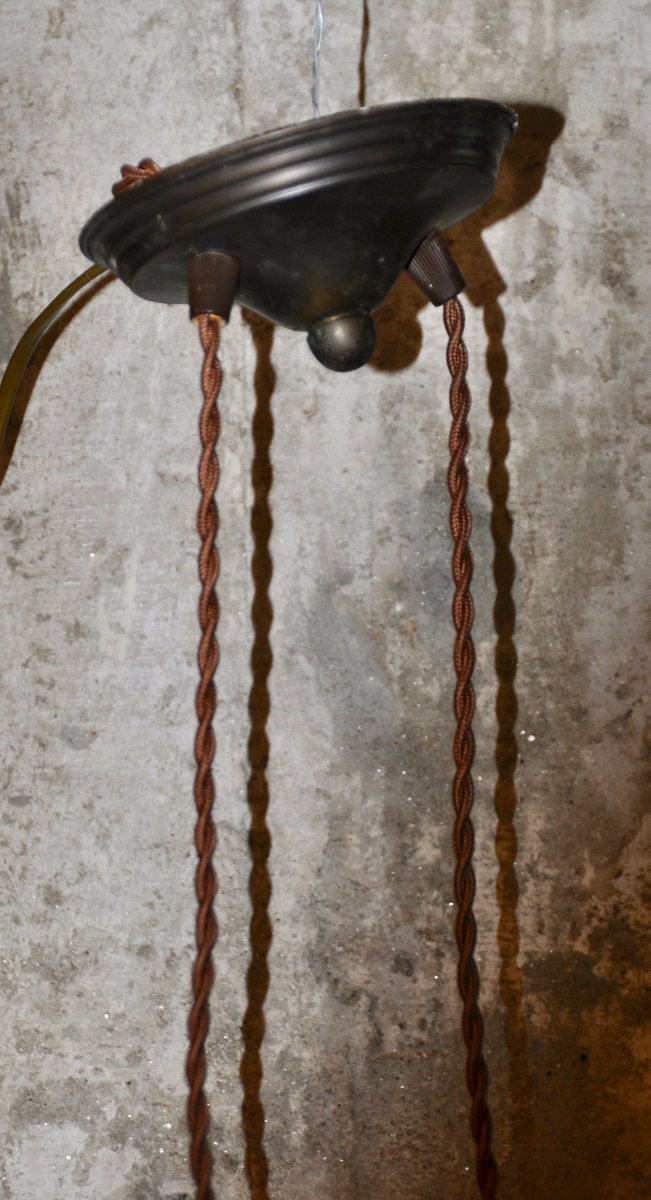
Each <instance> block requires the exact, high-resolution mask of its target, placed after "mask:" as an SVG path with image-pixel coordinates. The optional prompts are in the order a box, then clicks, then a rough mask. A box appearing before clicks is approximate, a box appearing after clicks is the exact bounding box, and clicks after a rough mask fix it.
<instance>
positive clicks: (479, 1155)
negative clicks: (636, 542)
mask: <svg viewBox="0 0 651 1200" xmlns="http://www.w3.org/2000/svg"><path fill="white" fill-rule="evenodd" d="M443 319H444V322H445V328H446V330H447V334H448V348H447V363H448V369H449V371H450V375H451V377H452V382H451V384H450V409H451V412H452V425H451V428H450V467H449V470H448V490H449V492H450V500H451V504H450V529H451V531H452V537H453V539H454V551H453V555H452V578H453V580H454V586H455V594H454V602H453V606H452V616H453V620H454V627H455V630H456V639H455V644H454V667H455V671H456V676H457V683H456V687H455V692H454V714H455V717H456V721H457V728H456V733H455V737H454V747H453V753H454V764H455V776H454V783H453V787H452V799H453V803H454V810H455V821H454V827H453V834H452V840H453V845H454V851H455V854H456V860H457V861H456V868H455V875H454V893H455V899H456V904H457V913H456V921H455V936H456V940H457V946H458V948H459V964H458V969H457V980H458V984H459V992H460V994H461V999H462V1001H463V1014H462V1021H461V1025H462V1031H463V1038H464V1042H465V1045H466V1084H467V1087H468V1091H469V1093H470V1100H471V1107H470V1128H471V1130H472V1136H473V1138H474V1141H475V1146H476V1158H475V1169H476V1175H477V1182H478V1184H479V1191H480V1194H481V1197H482V1200H494V1197H495V1186H496V1179H497V1167H496V1164H495V1159H494V1157H493V1153H492V1150H491V1123H490V1116H489V1112H488V1107H487V1104H486V1090H487V1085H488V1073H487V1070H486V1063H485V1061H484V1056H483V1052H482V1043H483V1035H484V1026H483V1021H482V1016H481V1012H480V1009H479V1003H478V996H479V972H478V970H477V964H476V962H475V957H474V950H475V942H476V936H477V927H476V923H475V916H474V912H473V900H474V897H475V872H474V868H473V863H472V855H473V849H474V842H475V835H474V829H473V824H472V820H471V816H470V814H471V810H472V806H473V801H474V787H473V781H472V773H471V769H472V761H473V758H474V753H475V739H474V735H473V731H472V719H473V715H474V711H475V693H474V689H473V686H472V672H473V667H474V665H475V648H474V645H473V641H472V636H471V630H472V623H473V617H474V605H473V600H472V595H471V592H470V583H471V580H472V566H473V563H472V554H471V551H470V531H471V528H472V518H471V516H470V510H469V508H468V505H467V503H466V497H467V494H468V469H467V467H466V462H465V457H466V453H467V450H468V446H469V444H470V429H469V426H468V413H469V411H470V400H471V397H470V389H469V387H468V383H467V381H466V371H467V368H468V351H467V350H466V346H465V344H464V341H463V327H464V312H463V307H462V305H461V302H460V301H459V300H458V299H456V298H455V299H453V300H448V301H447V302H446V303H445V305H444V306H443Z"/></svg>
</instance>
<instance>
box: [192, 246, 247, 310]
mask: <svg viewBox="0 0 651 1200" xmlns="http://www.w3.org/2000/svg"><path fill="white" fill-rule="evenodd" d="M239 278H240V264H239V262H238V260H237V259H236V258H234V257H233V255H232V254H226V252H225V251H224V250H201V251H200V252H199V253H198V254H193V255H192V257H191V258H190V259H188V301H189V304H190V318H191V320H192V321H196V320H197V319H198V318H199V317H204V316H209V315H210V316H214V317H220V318H221V320H222V321H223V322H224V324H227V323H228V319H229V317H230V315H231V307H232V305H233V300H234V299H235V293H236V291H237V285H238V282H239Z"/></svg>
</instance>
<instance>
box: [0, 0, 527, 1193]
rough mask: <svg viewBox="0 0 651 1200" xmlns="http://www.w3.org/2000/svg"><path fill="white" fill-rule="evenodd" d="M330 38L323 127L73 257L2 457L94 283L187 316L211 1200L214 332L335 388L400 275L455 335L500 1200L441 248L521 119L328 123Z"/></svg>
mask: <svg viewBox="0 0 651 1200" xmlns="http://www.w3.org/2000/svg"><path fill="white" fill-rule="evenodd" d="M321 37H322V13H321V5H320V3H318V2H317V21H316V31H315V53H314V68H313V84H312V97H313V106H314V111H315V119H314V120H312V121H308V122H306V123H305V124H301V125H293V126H287V127H285V128H282V129H278V130H274V131H272V132H268V133H263V134H261V135H259V136H256V137H252V138H249V139H247V140H245V141H242V142H237V143H235V144H233V145H231V146H227V147H226V148H223V149H219V150H216V151H213V152H211V153H209V154H204V155H201V156H199V157H194V158H190V159H187V160H185V161H183V162H181V163H177V164H175V165H173V166H170V167H167V168H165V169H161V168H160V167H158V166H157V164H156V163H155V162H154V161H153V160H152V159H144V160H143V161H142V162H141V163H140V164H139V165H138V167H124V168H123V169H122V178H121V179H120V181H119V182H118V183H117V184H116V185H115V187H114V197H113V199H112V200H111V201H110V202H109V203H107V204H106V205H104V207H103V208H101V209H100V210H99V211H98V212H97V213H95V215H94V216H93V217H91V219H90V220H89V221H88V223H87V224H86V225H85V227H84V229H83V231H82V233H81V238H80V245H81V249H82V251H83V252H84V254H85V255H86V256H87V257H88V258H89V259H90V260H91V261H92V262H93V264H94V266H93V267H91V268H90V269H89V270H88V271H86V272H85V273H84V274H83V275H81V276H80V277H79V279H78V280H76V281H75V283H73V284H71V285H70V286H69V287H68V288H66V289H64V291H63V292H62V293H61V294H60V296H59V297H57V298H56V300H55V301H53V303H52V304H51V305H50V306H48V308H47V309H46V310H45V312H44V313H43V314H42V315H41V317H40V318H38V320H37V321H36V322H35V323H34V325H33V326H31V327H30V329H29V330H28V332H27V334H26V335H25V336H24V338H23V339H22V340H21V342H20V343H19V345H18V347H17V348H16V351H15V352H14V354H13V355H12V358H11V360H10V362H9V365H8V367H7V370H6V372H5V376H4V378H3V380H2V383H1V384H0V443H1V441H2V436H3V434H4V431H5V429H6V426H7V424H8V420H9V416H10V413H11V408H12V405H13V402H14V399H15V396H16V393H17V390H18V388H19V386H20V381H21V378H22V375H23V373H24V370H25V368H26V366H27V363H28V362H29V359H30V357H31V355H32V354H33V352H34V349H35V348H36V346H37V344H38V342H39V340H40V339H41V338H42V337H43V335H44V334H45V332H46V330H47V329H48V328H49V327H50V326H51V324H52V322H53V321H54V320H55V319H57V318H58V317H59V316H60V315H61V313H62V312H63V311H64V309H65V308H66V307H67V306H68V305H69V304H70V303H72V302H73V301H74V300H75V298H77V297H78V296H79V294H80V292H82V291H83V290H86V289H88V288H90V287H92V286H94V285H95V284H96V282H97V281H98V279H99V278H100V277H101V276H102V275H106V276H107V277H108V275H109V274H112V275H117V276H119V278H120V279H122V281H123V282H124V283H125V284H126V285H127V286H128V287H129V288H130V289H131V290H132V291H133V292H134V293H135V294H136V295H138V296H140V297H142V298H143V299H146V300H151V301H158V302H162V303H167V304H182V305H187V306H188V307H189V310H190V315H191V317H192V319H193V320H194V321H195V322H196V323H197V325H198V327H199V332H200V337H201V342H202V347H203V353H204V360H203V371H202V390H203V409H202V413H201V421H200V431H201V442H202V450H201V459H200V467H199V481H200V486H201V493H202V494H201V503H200V507H199V514H198V531H199V535H200V540H201V548H200V555H199V574H200V580H201V597H200V604H199V618H200V625H201V641H200V649H199V666H200V673H201V679H200V684H199V688H198V691H197V698H196V709H197V718H198V732H197V738H196V743H195V752H196V760H197V771H196V777H195V788H194V798H195V803H196V808H197V826H196V846H197V852H198V866H197V874H196V891H197V902H198V911H197V922H196V939H197V957H196V961H195V965H194V970H193V1003H192V1008H191V1012H190V1017H189V1040H190V1046H189V1051H188V1057H187V1063H186V1071H187V1077H188V1083H189V1089H190V1095H189V1102H188V1123H189V1127H190V1136H191V1146H190V1163H191V1168H192V1172H193V1176H194V1179H195V1183H196V1197H197V1200H212V1198H213V1197H214V1195H215V1193H214V1191H213V1184H212V1157H211V1151H210V1146H209V1139H208V1105H207V1101H206V1095H205V1089H204V1082H205V1076H206V1055H205V1042H206V1037H207V1034H208V1029H209V998H210V993H211V988H212V982H213V966H212V954H213V950H214V948H215V944H216V940H217V925H216V920H215V914H214V897H215V892H216V878H215V872H214V866H213V854H214V850H215V845H216V830H215V825H214V821H213V804H214V796H215V789H214V782H213V773H212V767H213V758H214V753H215V738H214V733H213V728H212V725H213V717H214V713H215V708H216V693H215V684H214V675H215V670H216V667H217V662H218V656H219V652H218V646H217V637H216V633H217V621H218V615H219V606H218V600H217V580H218V573H219V558H218V554H217V548H216V534H217V525H218V514H217V508H216V503H215V492H216V488H217V483H218V478H219V467H218V460H217V455H216V447H217V441H218V436H219V413H218V408H217V397H218V394H219V390H220V385H221V365H220V363H219V360H218V358H217V351H218V347H219V341H220V336H221V331H222V329H223V327H224V326H225V325H226V323H227V322H228V319H229V315H230V311H231V307H232V304H233V303H234V302H235V301H237V302H239V303H240V304H242V305H243V306H244V307H245V308H247V309H250V310H253V311H254V312H256V313H259V314H261V315H263V316H264V317H266V318H267V319H269V320H270V321H272V322H274V323H276V324H279V325H282V326H284V327H286V328H288V329H291V330H295V331H298V332H301V333H302V334H304V335H306V337H307V342H308V346H309V348H310V350H311V351H312V353H313V354H314V356H315V357H316V358H317V359H318V361H319V362H320V363H321V364H322V365H323V366H325V367H327V368H329V369H331V370H334V371H349V370H353V369H356V368H358V367H361V366H363V365H364V364H365V363H366V362H368V360H369V358H370V357H371V355H372V353H373V349H374V346H375V336H376V335H375V326H374V321H373V313H374V311H375V310H376V309H377V308H378V307H379V306H380V305H381V304H382V302H383V301H384V300H385V298H386V297H387V295H388V294H389V292H390V291H391V289H392V288H393V286H394V284H395V283H396V281H397V279H398V278H399V276H400V274H401V273H402V272H403V271H404V270H407V271H408V272H409V273H410V274H411V276H412V278H413V279H414V280H415V281H416V283H417V284H418V285H419V287H420V288H421V289H422V291H423V292H424V294H425V295H426V296H427V298H428V299H429V300H430V301H431V302H432V303H433V304H434V305H436V306H440V305H442V306H443V309H444V318H445V324H446V329H447V332H448V336H449V345H448V367H449V370H450V374H451V377H452V384H451V390H450V404H451V410H452V428H451V434H450V450H451V464H450V469H449V475H448V482H449V489H450V494H451V516H450V522H451V530H452V534H453V539H454V555H453V577H454V583H455V589H456V591H455V599H454V606H453V617H454V623H455V630H456V642H455V651H454V663H455V669H456V674H457V686H456V691H455V698H454V708H455V715H456V719H457V732H456V736H455V742H454V761H455V778H454V784H453V801H454V811H455V820H454V831H453V842H454V848H455V852H456V856H457V866H456V873H455V900H456V909H457V911H456V936H457V941H458V946H459V971H458V980H459V989H460V993H461V997H462V1002H463V1021H462V1027H463V1034H464V1038H465V1042H466V1048H467V1066H466V1078H467V1083H468V1088H469V1091H470V1095H471V1129H472V1134H473V1137H474V1140H475V1143H476V1170H477V1181H478V1187H479V1192H480V1194H481V1196H482V1200H492V1198H493V1197H494V1196H495V1188H496V1169H495V1162H494V1158H493V1155H492V1151H491V1144H490V1121H489V1116H488V1109H487V1105H486V1068H485V1063H484V1059H483V1055H482V1020H481V1015H480V1011H479V1007H478V987H479V980H478V973H477V967H476V964H475V960H474V944H475V919H474V915H473V898H474V872H473V867H472V850H473V830H472V823H471V817H470V811H471V808H472V802H473V785H472V776H471V765H472V758H473V751H474V742H473V735H472V717H473V712H474V695H473V689H472V670H473V665H474V650H473V645H472V639H471V627H472V619H473V605H472V598H471V595H470V582H471V575H472V558H471V555H470V549H469V538H470V527H471V520H470V514H469V511H468V507H467V503H466V491H467V472H466V466H465V454H466V450H467V446H468V439H469V432H468V410H469V406H470V393H469V390H468V385H467V382H466V367H467V354H466V350H465V346H464V343H463V336H462V335H463V310H462V308H461V305H460V303H459V301H458V300H457V296H458V294H459V292H460V291H461V290H462V289H463V286H464V283H463V279H462V277H461V275H460V273H459V271H458V269H457V267H456V264H455V263H454V261H453V259H452V257H451V255H450V253H449V251H448V250H447V247H446V245H445V243H444V241H443V240H442V238H441V231H443V230H445V229H446V228H447V227H449V226H451V225H452V224H456V223H457V222H458V221H461V220H462V219H463V218H464V217H465V216H467V215H468V214H469V213H471V212H473V211H474V210H476V209H477V208H478V207H479V206H480V205H481V204H482V203H483V201H485V200H486V199H487V197H488V196H489V195H490V193H491V192H492V190H493V187H494V185H495V181H496V177H497V173H498V169H499V163H500V158H501V155H502V152H503V150H504V147H505V145H506V144H507V142H508V140H509V139H510V137H511V136H512V134H513V132H514V130H515V128H516V124H517V118H516V116H515V114H514V113H513V112H512V110H510V109H508V108H506V107H504V106H503V105H500V104H497V103H494V102H490V101H482V100H427V101H419V102H415V103H408V104H396V105H389V106H385V107H381V108H369V109H361V110H354V111H350V112H344V113H338V114H336V115H334V116H328V117H320V116H319V106H318V63H319V52H320V46H321Z"/></svg>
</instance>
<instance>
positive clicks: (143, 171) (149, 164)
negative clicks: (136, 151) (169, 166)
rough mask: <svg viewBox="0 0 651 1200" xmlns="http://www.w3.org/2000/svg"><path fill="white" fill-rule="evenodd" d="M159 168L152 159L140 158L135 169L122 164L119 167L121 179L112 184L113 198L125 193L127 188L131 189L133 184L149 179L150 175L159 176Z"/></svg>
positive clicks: (128, 164) (129, 165)
mask: <svg viewBox="0 0 651 1200" xmlns="http://www.w3.org/2000/svg"><path fill="white" fill-rule="evenodd" d="M160 171H161V168H160V167H159V165H158V163H157V162H154V160H153V158H141V160H140V162H139V163H138V166H137V167H132V166H131V164H130V163H124V164H123V165H122V166H121V167H120V175H121V177H122V178H121V179H118V181H117V183H114V184H113V187H112V188H111V191H112V193H113V195H114V196H119V194H120V192H126V190H127V188H130V187H133V185H134V183H142V182H143V180H144V179H150V178H151V176H152V175H159V174H160Z"/></svg>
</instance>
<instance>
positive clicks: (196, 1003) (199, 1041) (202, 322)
mask: <svg viewBox="0 0 651 1200" xmlns="http://www.w3.org/2000/svg"><path fill="white" fill-rule="evenodd" d="M198 326H199V335H200V337H201V344H202V346H203V352H204V359H203V368H202V372H201V388H202V392H203V407H202V410H201V418H200V422H199V430H200V436H201V446H202V452H201V458H200V460H199V487H200V489H201V499H200V502H199V511H198V514H197V531H198V533H199V538H200V541H201V547H200V551H199V578H200V581H201V595H200V599H199V624H200V626H201V640H200V642H199V653H198V662H199V672H200V680H199V686H198V688H197V693H196V698H195V707H196V712H197V719H198V722H199V725H198V729H197V735H196V739H195V746H194V752H195V758H196V762H197V769H196V774H195V781H194V800H195V805H196V810H197V822H196V828H195V845H196V849H197V855H198V859H199V861H198V863H197V869H196V875H195V887H196V892H197V902H198V909H197V919H196V944H197V955H196V959H195V963H194V967H193V971H192V996H193V1001H192V1007H191V1009H190V1015H189V1017H188V1038H189V1042H190V1045H189V1049H188V1054H187V1059H186V1068H185V1069H186V1075H187V1080H188V1086H189V1088H190V1094H189V1097H188V1107H187V1114H188V1125H189V1128H190V1166H191V1169H192V1174H193V1176H194V1179H195V1183H196V1186H197V1191H196V1200H214V1192H213V1190H212V1185H211V1179H212V1153H211V1150H210V1146H209V1144H208V1123H209V1117H208V1104H207V1101H206V1095H205V1090H204V1084H205V1079H206V1051H205V1043H206V1038H207V1036H208V1029H209V1026H210V1009H209V1003H210V992H211V989H212V985H213V979H214V967H213V961H212V953H213V949H214V946H215V943H216V941H217V919H216V917H215V912H214V902H215V896H216V894H217V877H216V874H215V869H214V866H213V856H214V853H215V847H216V845H217V834H216V830H215V824H214V821H213V818H212V809H213V804H214V800H215V784H214V779H213V773H212V764H213V759H214V756H215V734H214V730H213V718H214V716H215V711H216V707H217V696H216V690H215V683H214V676H215V671H216V669H217V664H218V662H219V646H218V643H217V637H216V631H217V622H218V619H219V602H218V599H217V590H216V585H217V578H218V575H219V553H218V551H217V546H216V538H217V529H218V526H219V514H218V511H217V504H216V501H215V492H216V489H217V484H218V482H219V462H218V459H217V441H218V439H219V429H220V417H219V409H218V407H217V397H218V395H219V389H220V385H221V379H222V371H221V365H220V363H219V359H218V358H217V350H218V348H219V338H220V332H221V321H220V319H219V318H218V317H212V316H202V317H199V318H198Z"/></svg>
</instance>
